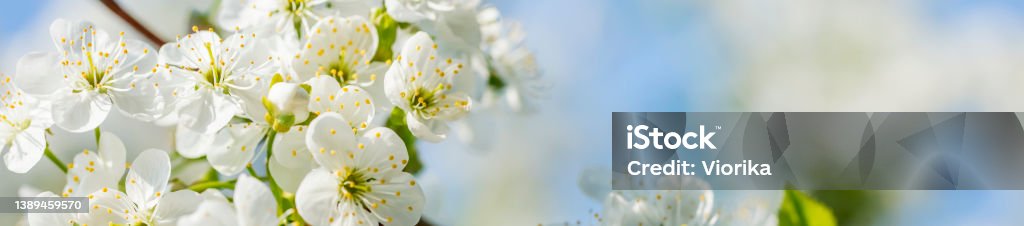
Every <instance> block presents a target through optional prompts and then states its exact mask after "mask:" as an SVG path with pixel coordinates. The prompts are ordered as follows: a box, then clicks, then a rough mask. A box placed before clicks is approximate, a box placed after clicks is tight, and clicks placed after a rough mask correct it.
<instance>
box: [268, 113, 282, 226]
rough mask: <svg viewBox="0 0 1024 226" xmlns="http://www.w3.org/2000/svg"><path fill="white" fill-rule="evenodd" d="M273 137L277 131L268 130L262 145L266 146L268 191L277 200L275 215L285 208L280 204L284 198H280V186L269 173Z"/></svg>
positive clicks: (272, 152)
mask: <svg viewBox="0 0 1024 226" xmlns="http://www.w3.org/2000/svg"><path fill="white" fill-rule="evenodd" d="M275 137H277V131H274V130H270V132H269V133H267V143H265V144H263V145H266V148H267V161H266V170H267V179H269V180H270V193H273V194H274V201H276V202H277V215H278V216H280V215H281V214H283V213H284V210H285V208H284V206H282V205H283V202H282V201H283V200H284V199H282V198H281V187H279V186H277V182H274V175H272V174H271V173H270V160H271V159H270V158H272V157H273V155H274V138H275Z"/></svg>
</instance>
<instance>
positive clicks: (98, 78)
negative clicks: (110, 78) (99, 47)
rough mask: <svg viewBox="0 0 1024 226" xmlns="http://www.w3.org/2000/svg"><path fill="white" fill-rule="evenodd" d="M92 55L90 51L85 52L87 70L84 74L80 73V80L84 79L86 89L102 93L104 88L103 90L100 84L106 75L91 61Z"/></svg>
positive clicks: (104, 90) (104, 89)
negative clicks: (87, 63)
mask: <svg viewBox="0 0 1024 226" xmlns="http://www.w3.org/2000/svg"><path fill="white" fill-rule="evenodd" d="M101 54H102V53H101ZM92 55H93V53H92V52H91V51H86V52H85V57H86V59H87V60H88V61H89V69H88V70H86V71H85V72H82V78H84V79H85V81H86V82H87V83H88V84H89V87H88V88H90V89H97V88H98V89H99V91H100V93H104V92H106V88H104V87H103V86H102V85H101V83H103V77H104V76H106V74H107V73H106V71H103V70H100V69H99V68H98V67H96V63H95V61H94V60H93V57H92Z"/></svg>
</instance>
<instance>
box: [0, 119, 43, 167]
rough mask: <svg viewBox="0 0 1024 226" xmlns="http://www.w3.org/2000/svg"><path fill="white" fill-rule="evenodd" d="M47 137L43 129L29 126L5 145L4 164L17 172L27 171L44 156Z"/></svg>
mask: <svg viewBox="0 0 1024 226" xmlns="http://www.w3.org/2000/svg"><path fill="white" fill-rule="evenodd" d="M45 147H46V138H45V134H44V131H43V129H40V128H29V129H27V130H25V131H22V132H21V133H19V134H18V135H16V136H15V137H14V141H12V142H11V143H10V144H8V145H6V146H4V149H5V150H3V151H0V153H3V156H4V165H7V169H8V170H10V171H11V172H15V173H25V172H28V170H29V169H32V167H33V166H35V165H36V163H38V162H39V159H41V158H42V157H43V148H45Z"/></svg>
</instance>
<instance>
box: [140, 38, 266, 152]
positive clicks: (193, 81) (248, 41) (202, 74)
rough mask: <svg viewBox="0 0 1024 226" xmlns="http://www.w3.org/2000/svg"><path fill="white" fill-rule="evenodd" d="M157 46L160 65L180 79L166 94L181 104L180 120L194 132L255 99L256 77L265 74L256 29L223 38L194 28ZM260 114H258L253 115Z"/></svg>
mask: <svg viewBox="0 0 1024 226" xmlns="http://www.w3.org/2000/svg"><path fill="white" fill-rule="evenodd" d="M193 30H194V31H196V33H192V34H189V35H186V36H185V37H184V38H181V39H179V40H178V41H177V42H174V43H168V44H165V45H164V46H163V47H161V48H160V62H161V65H162V67H161V68H160V70H166V71H167V74H168V76H170V77H171V79H173V80H178V82H175V83H173V87H167V88H168V89H170V90H172V91H171V92H170V93H171V96H170V97H168V98H170V99H173V100H174V101H175V105H179V107H178V108H179V109H178V118H179V120H180V122H179V123H181V124H183V125H184V126H185V128H187V129H190V130H192V131H194V132H198V133H203V134H211V133H213V132H216V131H217V130H220V129H221V128H223V127H224V126H226V125H227V124H228V122H229V121H230V120H231V118H233V117H234V116H235V115H238V114H242V113H243V108H244V107H245V106H246V105H258V97H257V93H259V92H261V86H260V84H261V83H260V80H261V79H266V78H268V77H269V71H268V70H270V69H269V68H270V67H269V66H268V65H269V64H268V63H267V62H268V61H267V57H266V56H265V55H266V54H267V53H266V50H264V49H260V48H258V47H256V44H257V43H260V42H257V40H256V39H257V37H256V34H255V33H234V34H231V35H229V36H228V37H227V39H223V40H222V39H221V38H220V36H219V35H217V34H216V33H214V32H210V31H198V29H196V28H195V27H193ZM257 117H258V116H257Z"/></svg>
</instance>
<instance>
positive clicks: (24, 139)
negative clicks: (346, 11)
mask: <svg viewBox="0 0 1024 226" xmlns="http://www.w3.org/2000/svg"><path fill="white" fill-rule="evenodd" d="M49 110H50V109H49V106H48V104H47V103H43V102H42V101H39V100H37V99H35V98H32V97H29V96H28V95H26V94H24V93H22V91H21V90H18V89H17V88H15V87H14V86H13V85H12V83H11V77H7V76H4V75H0V139H2V141H3V143H2V144H3V147H2V148H0V155H2V156H3V158H4V165H6V166H7V170H10V171H11V172H15V173H25V172H28V171H29V170H30V169H32V167H34V166H35V165H36V163H38V162H39V159H41V158H42V157H43V152H44V150H45V148H46V134H45V133H46V129H47V128H49V127H50V126H51V125H53V120H52V119H51V118H50V112H49Z"/></svg>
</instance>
